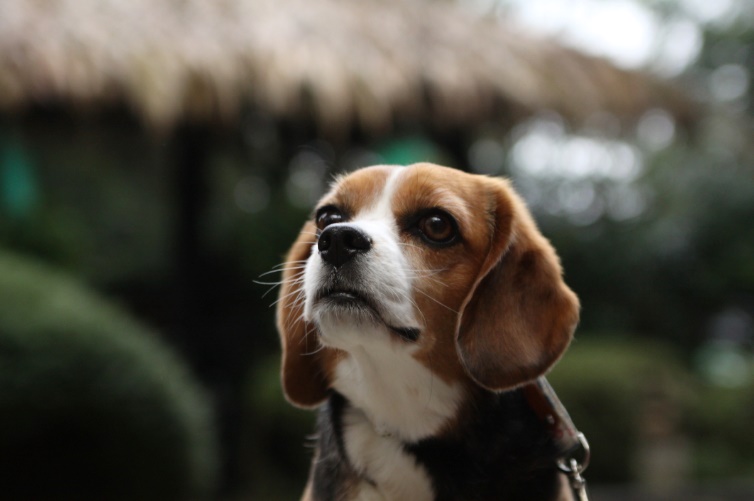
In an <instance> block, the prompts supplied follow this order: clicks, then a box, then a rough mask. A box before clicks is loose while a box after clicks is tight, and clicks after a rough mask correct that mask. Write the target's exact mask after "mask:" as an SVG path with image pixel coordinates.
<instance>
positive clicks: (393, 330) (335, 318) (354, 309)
mask: <svg viewBox="0 0 754 501" xmlns="http://www.w3.org/2000/svg"><path fill="white" fill-rule="evenodd" d="M312 313H313V319H314V321H315V323H316V324H317V325H318V327H319V329H318V330H319V332H320V335H321V337H322V341H323V343H325V344H329V342H330V341H332V339H331V338H332V337H333V336H332V335H333V334H336V333H343V332H348V335H349V336H358V335H363V334H366V333H368V332H374V331H387V333H388V334H389V335H391V336H397V337H399V338H401V339H403V340H405V341H411V342H413V341H416V340H417V339H418V338H419V329H418V328H415V327H403V326H393V325H390V323H389V322H387V321H386V320H385V315H383V314H382V312H380V311H379V309H378V308H377V307H375V306H374V303H373V302H372V301H371V300H370V299H369V298H368V297H365V296H363V295H361V294H359V293H358V292H355V291H325V292H323V293H321V294H320V295H318V297H317V299H316V300H315V301H314V304H313V307H312Z"/></svg>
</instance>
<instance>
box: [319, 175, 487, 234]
mask: <svg viewBox="0 0 754 501" xmlns="http://www.w3.org/2000/svg"><path fill="white" fill-rule="evenodd" d="M477 177H478V176H473V175H470V174H466V173H464V172H461V171H458V170H455V169H451V168H447V167H439V166H436V165H430V164H414V165H410V166H408V167H398V166H374V167H368V168H365V169H361V170H358V171H355V172H353V173H351V174H349V175H347V176H344V177H342V178H340V179H338V180H337V182H336V183H335V185H334V187H333V190H332V191H331V192H330V193H329V194H328V195H327V196H325V198H324V199H323V200H322V202H321V204H320V205H327V204H336V205H338V206H339V207H341V208H342V209H343V210H345V211H346V212H348V213H349V214H351V215H352V216H356V215H358V214H360V213H363V212H366V211H371V210H372V209H374V208H376V207H378V206H382V207H389V208H390V212H392V213H393V214H395V215H399V214H410V213H412V212H413V211H416V210H420V209H425V208H442V209H444V210H446V211H448V212H450V213H452V214H453V215H454V216H455V217H456V218H458V219H461V220H465V219H469V218H471V217H472V216H471V215H472V214H473V213H474V212H476V211H478V210H479V209H480V207H476V206H482V205H484V196H481V195H483V193H481V191H480V186H479V183H478V180H477V179H476V178H477ZM381 212H382V211H381Z"/></svg>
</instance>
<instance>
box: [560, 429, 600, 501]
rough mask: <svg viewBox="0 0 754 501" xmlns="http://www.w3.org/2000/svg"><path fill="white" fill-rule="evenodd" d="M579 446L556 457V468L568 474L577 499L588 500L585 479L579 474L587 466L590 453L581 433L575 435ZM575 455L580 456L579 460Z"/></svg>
mask: <svg viewBox="0 0 754 501" xmlns="http://www.w3.org/2000/svg"><path fill="white" fill-rule="evenodd" d="M577 438H578V440H579V446H578V447H576V448H575V449H574V450H573V451H572V452H569V453H568V455H566V456H564V457H562V458H560V459H558V469H560V471H562V472H563V473H565V474H566V475H567V476H568V480H569V481H570V483H571V489H572V490H573V494H574V496H576V499H577V501H588V497H587V493H586V480H585V479H584V477H582V476H581V474H582V473H584V471H585V470H586V469H587V467H588V466H589V460H590V459H591V456H592V453H591V449H590V448H589V442H588V441H587V439H586V437H585V436H584V434H583V433H581V432H579V433H578V435H577ZM575 456H580V459H581V461H579V459H577V457H575Z"/></svg>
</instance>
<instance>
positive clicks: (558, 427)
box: [522, 376, 590, 501]
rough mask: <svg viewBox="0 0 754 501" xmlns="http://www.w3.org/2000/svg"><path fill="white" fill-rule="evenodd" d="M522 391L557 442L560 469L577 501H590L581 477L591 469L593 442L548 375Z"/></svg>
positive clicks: (584, 481) (584, 482)
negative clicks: (590, 444)
mask: <svg viewBox="0 0 754 501" xmlns="http://www.w3.org/2000/svg"><path fill="white" fill-rule="evenodd" d="M522 389H523V392H524V396H525V397H526V400H527V402H528V403H529V406H530V407H531V409H532V410H533V411H534V413H535V414H536V415H537V417H538V418H539V420H540V421H541V422H542V423H543V424H544V425H545V426H546V427H547V430H548V433H549V434H550V436H551V437H552V439H553V441H554V442H555V446H556V447H557V450H558V453H559V458H558V461H557V465H558V468H559V469H560V471H562V472H563V473H565V474H566V475H567V476H568V479H569V481H570V484H571V490H572V491H573V495H574V496H575V498H576V500H577V501H587V499H588V498H587V493H586V480H584V477H582V476H581V474H582V473H583V472H584V470H586V468H587V466H589V459H590V450H589V442H587V440H586V437H585V436H584V434H583V433H581V432H580V431H578V429H577V428H576V425H574V424H573V420H572V419H571V416H569V415H568V411H566V409H565V406H563V404H562V402H561V401H560V399H559V398H558V396H557V395H556V394H555V390H553V389H552V386H550V383H549V382H548V381H547V379H545V377H544V376H543V377H540V378H538V379H537V380H536V381H534V382H532V383H529V384H527V385H526V386H524V387H523V388H522Z"/></svg>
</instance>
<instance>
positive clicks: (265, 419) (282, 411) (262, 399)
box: [247, 354, 315, 499]
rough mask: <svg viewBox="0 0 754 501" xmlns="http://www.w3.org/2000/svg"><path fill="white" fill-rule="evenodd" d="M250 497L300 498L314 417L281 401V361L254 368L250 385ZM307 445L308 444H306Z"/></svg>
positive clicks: (264, 362) (273, 358)
mask: <svg viewBox="0 0 754 501" xmlns="http://www.w3.org/2000/svg"><path fill="white" fill-rule="evenodd" d="M248 397H249V398H248V402H247V403H248V406H249V412H248V415H249V416H250V422H249V423H248V426H247V427H248V429H249V436H248V439H247V442H249V443H250V444H251V443H253V447H252V446H250V447H249V448H248V449H249V452H250V457H249V458H248V460H249V462H250V465H249V468H248V471H249V472H250V478H249V482H250V486H249V487H250V494H253V496H252V498H253V499H298V497H300V496H301V492H303V489H304V485H305V484H306V476H307V471H308V469H309V464H310V462H311V459H312V453H313V449H312V448H311V447H308V445H311V444H312V443H313V442H311V441H308V440H307V437H309V436H310V435H311V433H312V432H313V431H314V416H315V412H314V411H311V410H302V409H296V408H295V407H293V406H292V405H291V404H290V403H288V402H287V401H286V400H285V399H284V398H283V388H282V385H281V383H280V357H279V355H277V354H276V355H273V356H269V357H267V358H265V359H264V360H262V361H261V362H260V363H258V364H256V365H255V367H254V370H253V371H252V373H251V375H250V378H249V384H248ZM307 442H310V443H307Z"/></svg>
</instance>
